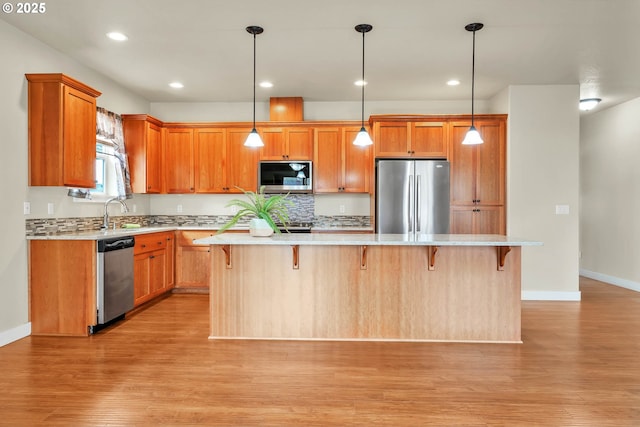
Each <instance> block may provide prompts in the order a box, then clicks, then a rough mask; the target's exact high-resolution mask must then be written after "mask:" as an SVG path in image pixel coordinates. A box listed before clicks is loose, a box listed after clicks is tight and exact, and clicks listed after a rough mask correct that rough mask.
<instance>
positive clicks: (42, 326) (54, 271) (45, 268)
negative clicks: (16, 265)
mask: <svg viewBox="0 0 640 427" xmlns="http://www.w3.org/2000/svg"><path fill="white" fill-rule="evenodd" d="M96 274H97V245H96V241H95V240H31V241H29V320H30V322H31V334H32V335H70V336H75V335H77V336H87V335H89V327H90V326H95V325H96V324H97V315H96V310H97V308H96V307H97V305H96V304H97V303H96Z"/></svg>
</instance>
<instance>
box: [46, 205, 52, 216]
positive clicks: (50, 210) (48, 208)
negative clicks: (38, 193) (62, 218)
mask: <svg viewBox="0 0 640 427" xmlns="http://www.w3.org/2000/svg"><path fill="white" fill-rule="evenodd" d="M47 213H48V214H49V215H53V213H54V209H53V203H47Z"/></svg>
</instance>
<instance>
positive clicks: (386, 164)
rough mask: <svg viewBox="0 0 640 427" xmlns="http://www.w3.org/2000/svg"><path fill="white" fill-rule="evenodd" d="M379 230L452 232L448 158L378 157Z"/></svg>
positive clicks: (377, 225)
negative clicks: (379, 158) (408, 158)
mask: <svg viewBox="0 0 640 427" xmlns="http://www.w3.org/2000/svg"><path fill="white" fill-rule="evenodd" d="M375 221H376V233H394V234H406V233H426V234H447V233H449V162H447V161H446V160H378V161H377V163H376V218H375Z"/></svg>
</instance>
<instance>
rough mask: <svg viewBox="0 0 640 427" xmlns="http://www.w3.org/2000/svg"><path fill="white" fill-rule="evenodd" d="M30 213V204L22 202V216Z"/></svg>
mask: <svg viewBox="0 0 640 427" xmlns="http://www.w3.org/2000/svg"><path fill="white" fill-rule="evenodd" d="M30 213H31V202H24V214H25V215H29V214H30Z"/></svg>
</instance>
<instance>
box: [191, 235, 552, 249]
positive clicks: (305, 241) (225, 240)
mask: <svg viewBox="0 0 640 427" xmlns="http://www.w3.org/2000/svg"><path fill="white" fill-rule="evenodd" d="M194 243H195V244H201V245H312V246H350V245H371V246H385V245H387V246H539V245H542V242H539V241H535V240H530V239H523V238H519V237H511V236H502V235H497V234H417V235H413V234H370V233H369V234H354V233H348V234H340V233H331V234H313V233H312V234H274V235H273V236H270V237H253V236H250V235H249V234H245V233H240V234H239V233H223V234H219V235H215V236H210V237H205V238H202V239H196V240H194Z"/></svg>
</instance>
